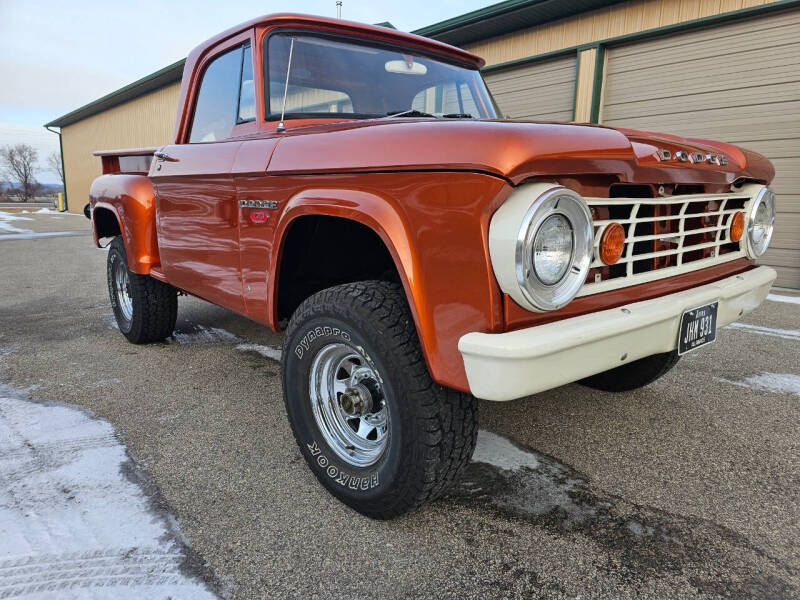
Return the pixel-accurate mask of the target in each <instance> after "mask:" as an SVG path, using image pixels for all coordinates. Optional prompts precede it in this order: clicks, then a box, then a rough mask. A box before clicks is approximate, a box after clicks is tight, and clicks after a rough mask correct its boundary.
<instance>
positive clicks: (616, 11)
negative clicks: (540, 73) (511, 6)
mask: <svg viewBox="0 0 800 600" xmlns="http://www.w3.org/2000/svg"><path fill="white" fill-rule="evenodd" d="M777 1H778V0H748V1H745V0H631V1H629V2H622V3H620V4H615V5H614V6H610V7H606V8H601V9H598V10H594V11H591V12H588V13H583V14H580V15H575V16H572V17H568V18H566V19H560V20H558V21H554V22H552V23H548V24H546V25H543V26H541V27H537V28H533V29H525V30H521V31H515V32H513V33H508V34H505V35H501V36H497V37H493V38H489V39H487V40H482V41H480V42H475V43H472V44H467V45H465V46H464V48H465V49H467V50H469V51H470V52H474V53H475V54H477V55H479V56H482V57H483V58H484V59H486V64H487V65H494V64H498V63H503V62H508V61H511V60H518V59H521V58H527V57H529V56H535V55H537V54H544V53H546V52H553V51H555V50H563V49H564V48H571V47H573V46H578V45H581V44H590V43H592V42H597V41H600V40H604V39H607V38H611V37H616V36H621V35H627V34H630V33H639V32H641V31H646V30H648V29H655V28H657V27H665V26H667V25H674V24H676V23H684V22H686V21H693V20H695V19H699V18H702V17H709V16H713V15H718V14H721V13H725V12H730V11H732V10H741V9H742V8H749V7H752V6H759V5H761V4H769V3H770V2H777Z"/></svg>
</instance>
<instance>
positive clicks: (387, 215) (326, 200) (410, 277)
mask: <svg viewBox="0 0 800 600" xmlns="http://www.w3.org/2000/svg"><path fill="white" fill-rule="evenodd" d="M306 215H313V216H329V217H337V218H342V219H349V220H351V221H356V222H358V223H361V224H362V225H365V226H367V227H369V228H370V229H371V230H372V231H374V232H375V233H376V234H377V235H378V237H380V239H381V241H382V242H383V243H384V245H385V246H386V248H387V249H388V250H389V253H390V254H391V256H392V260H393V261H394V265H395V268H396V269H397V272H398V274H399V275H400V280H401V282H402V284H403V289H404V290H405V293H406V298H407V299H408V304H409V306H410V308H411V314H412V316H413V317H414V324H415V326H416V328H417V334H418V335H419V338H420V342H421V343H422V349H423V352H424V353H425V356H426V358H427V357H428V352H429V349H428V347H427V346H426V342H427V343H429V342H430V341H431V337H432V336H425V335H423V334H424V332H425V331H426V330H428V331H430V330H431V326H432V324H430V323H426V322H425V321H426V317H425V315H424V314H420V311H418V310H417V307H418V306H423V305H424V302H425V297H424V291H423V290H422V287H421V285H419V280H420V273H419V262H420V261H419V257H418V256H417V255H416V251H417V249H416V248H415V247H413V246H412V244H410V243H409V240H410V239H411V236H410V234H409V225H408V223H407V221H406V219H405V218H404V216H403V215H402V214H401V213H400V212H399V211H397V210H396V209H395V207H394V206H392V205H391V204H390V202H389V201H388V199H387V198H383V197H381V196H378V195H375V194H372V193H369V192H363V191H358V190H337V189H327V188H326V189H316V190H315V189H306V190H303V191H302V192H300V193H299V194H297V195H296V196H294V197H292V198H291V199H290V200H289V202H288V203H287V205H286V208H285V210H284V211H283V212H282V214H281V217H280V220H279V221H278V224H277V227H276V230H275V240H276V242H277V243H275V244H273V246H272V257H271V260H270V264H272V265H274V271H273V273H274V276H273V277H272V278H271V279H270V282H269V287H268V298H269V303H268V314H269V315H270V319H271V324H272V327H273V328H275V329H277V328H278V323H277V321H278V316H277V315H278V305H277V304H278V286H279V285H280V282H279V281H278V275H279V273H280V264H281V257H282V254H283V247H284V244H285V241H286V238H287V234H288V231H289V228H290V227H291V225H292V223H293V222H294V221H295V220H297V219H298V218H300V217H303V216H306Z"/></svg>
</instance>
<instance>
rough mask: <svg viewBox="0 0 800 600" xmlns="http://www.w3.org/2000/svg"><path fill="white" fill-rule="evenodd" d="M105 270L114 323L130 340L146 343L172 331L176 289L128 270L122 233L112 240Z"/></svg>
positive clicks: (173, 328) (174, 318) (175, 313)
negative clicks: (115, 322)
mask: <svg viewBox="0 0 800 600" xmlns="http://www.w3.org/2000/svg"><path fill="white" fill-rule="evenodd" d="M106 273H107V276H108V295H109V297H110V299H111V307H112V309H113V311H114V317H115V318H116V320H117V326H118V327H119V330H120V331H121V332H122V334H123V335H124V336H125V337H126V338H128V340H129V341H131V342H133V343H134V344H146V343H148V342H157V341H160V340H163V339H164V338H167V337H169V336H170V335H172V332H173V331H174V330H175V321H176V320H177V317H178V291H177V290H176V289H175V288H174V287H172V286H171V285H168V284H166V283H162V282H161V281H158V280H157V279H153V278H152V277H150V276H148V275H139V274H138V273H133V272H131V271H130V269H128V258H127V255H126V253H125V244H124V243H123V241H122V237H121V236H117V237H115V238H114V240H113V241H112V242H111V245H110V247H109V250H108V262H107V263H106Z"/></svg>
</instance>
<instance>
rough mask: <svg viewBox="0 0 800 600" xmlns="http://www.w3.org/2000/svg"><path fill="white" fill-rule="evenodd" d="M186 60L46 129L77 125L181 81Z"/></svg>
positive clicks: (68, 115)
mask: <svg viewBox="0 0 800 600" xmlns="http://www.w3.org/2000/svg"><path fill="white" fill-rule="evenodd" d="M185 62H186V59H183V60H179V61H178V62H176V63H172V64H171V65H169V66H168V67H164V68H163V69H161V70H160V71H156V72H155V73H151V74H150V75H148V76H147V77H142V78H141V79H139V80H137V81H134V82H133V83H130V84H128V85H126V86H125V87H123V88H120V89H118V90H117V91H116V92H111V93H110V94H107V95H106V96H103V97H102V98H99V99H98V100H95V101H93V102H90V103H89V104H86V105H84V106H81V107H80V108H77V109H75V110H73V111H72V112H69V113H67V114H65V115H63V116H61V117H58V118H57V119H54V120H52V121H50V122H49V123H46V124H45V127H66V126H67V125H72V124H73V123H77V122H78V121H81V120H83V119H86V118H87V117H91V116H92V115H96V114H97V113H100V112H103V111H104V110H108V109H109V108H112V107H114V106H118V105H120V104H122V103H124V102H127V101H128V100H133V99H134V98H138V97H139V96H143V95H144V94H146V93H148V92H152V91H154V90H157V89H159V88H162V87H164V86H165V85H169V84H170V83H175V82H176V81H180V80H181V77H182V76H183V65H184V63H185Z"/></svg>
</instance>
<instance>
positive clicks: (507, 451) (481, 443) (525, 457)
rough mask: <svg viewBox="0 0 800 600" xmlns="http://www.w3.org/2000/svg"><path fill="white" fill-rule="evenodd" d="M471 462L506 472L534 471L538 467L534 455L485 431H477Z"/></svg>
mask: <svg viewBox="0 0 800 600" xmlns="http://www.w3.org/2000/svg"><path fill="white" fill-rule="evenodd" d="M472 462H480V463H486V464H489V465H493V466H495V467H499V468H500V469H504V470H506V471H516V470H518V469H521V468H522V467H528V468H529V469H535V468H536V467H538V466H539V461H538V460H537V459H536V455H535V454H533V453H531V452H526V451H525V450H521V449H519V448H518V447H517V446H515V445H514V444H512V443H511V442H510V441H509V440H507V439H506V438H504V437H502V436H499V435H497V434H496V433H492V432H491V431H486V430H485V429H480V430H478V442H477V444H476V445H475V452H474V453H473V455H472Z"/></svg>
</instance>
